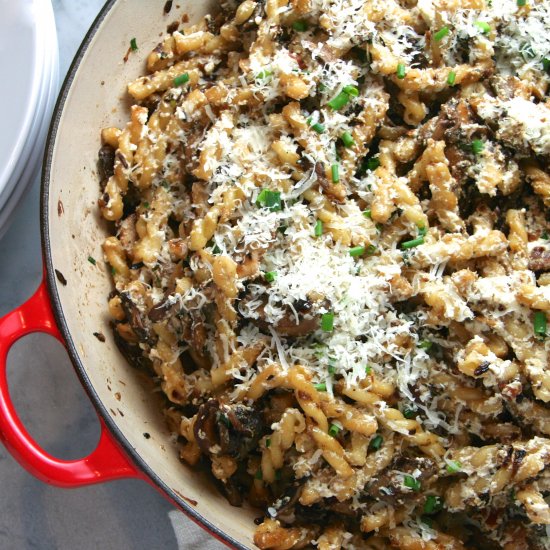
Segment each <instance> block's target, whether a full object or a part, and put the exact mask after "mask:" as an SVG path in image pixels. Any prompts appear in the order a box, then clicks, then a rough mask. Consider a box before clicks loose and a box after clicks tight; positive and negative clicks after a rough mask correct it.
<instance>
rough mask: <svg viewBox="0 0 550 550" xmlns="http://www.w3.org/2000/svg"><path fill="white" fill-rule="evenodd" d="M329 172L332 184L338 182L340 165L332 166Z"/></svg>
mask: <svg viewBox="0 0 550 550" xmlns="http://www.w3.org/2000/svg"><path fill="white" fill-rule="evenodd" d="M330 172H331V174H332V183H339V182H340V165H339V164H338V163H335V164H333V165H332V166H331V167H330Z"/></svg>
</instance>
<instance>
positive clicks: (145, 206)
mask: <svg viewBox="0 0 550 550" xmlns="http://www.w3.org/2000/svg"><path fill="white" fill-rule="evenodd" d="M150 206H151V205H150V204H149V203H148V202H147V201H145V202H144V203H143V208H145V210H147V209H148V208H149V207H150Z"/></svg>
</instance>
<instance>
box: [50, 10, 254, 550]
mask: <svg viewBox="0 0 550 550" xmlns="http://www.w3.org/2000/svg"><path fill="white" fill-rule="evenodd" d="M118 1H119V0H107V1H106V2H105V4H104V5H103V7H102V8H101V10H100V12H99V13H98V15H97V16H96V18H95V19H94V21H93V23H92V24H91V26H90V28H89V30H88V32H87V33H86V35H85V36H84V38H83V40H82V42H81V44H80V46H79V48H78V50H77V52H76V54H75V56H74V58H73V60H72V62H71V65H70V67H69V69H68V71H67V74H66V76H65V78H64V80H63V84H62V86H61V89H60V91H59V95H58V96H57V100H56V103H55V107H54V109H53V113H52V118H51V122H50V126H49V129H48V135H47V139H46V146H45V149H44V157H43V161H42V175H41V188H40V235H41V244H42V254H43V261H44V265H45V271H46V274H45V280H46V284H47V289H48V293H49V296H50V302H51V306H52V311H53V314H54V317H55V320H56V323H57V326H58V328H59V330H60V332H61V334H62V336H63V339H64V341H65V344H66V349H67V352H68V354H69V358H70V360H71V363H72V365H73V368H74V370H75V371H76V374H77V376H78V378H79V379H80V382H81V384H82V385H83V387H84V389H85V391H86V393H87V394H88V397H89V398H90V400H91V402H92V405H93V406H94V408H95V409H96V411H97V412H98V413H99V415H100V416H101V418H102V419H103V421H104V422H105V424H106V426H107V427H108V429H109V432H110V433H111V434H112V435H113V436H114V437H115V439H116V441H117V442H118V443H119V444H120V445H121V446H122V448H123V450H124V452H125V453H126V454H127V455H128V456H129V457H130V458H131V460H132V461H133V462H134V463H135V465H136V466H137V467H138V468H139V469H140V470H141V471H142V472H143V473H144V474H145V475H146V476H147V477H148V478H150V480H151V481H152V482H153V483H154V484H155V485H156V486H157V487H158V488H159V489H160V490H161V491H162V492H163V493H164V495H165V496H166V497H168V499H169V500H171V501H172V502H174V503H176V504H177V506H178V507H179V508H180V509H181V510H182V511H183V512H184V513H185V514H186V515H187V516H189V517H190V518H191V519H192V520H194V521H195V522H196V523H198V524H200V525H201V526H202V527H203V528H204V529H206V530H207V531H208V532H209V533H210V534H211V535H212V536H214V537H215V538H217V539H219V540H221V541H222V542H224V543H226V544H228V545H230V546H232V547H234V548H236V549H238V550H248V549H247V547H246V546H244V545H243V544H241V543H240V542H239V541H237V540H235V539H234V538H233V537H231V536H229V535H228V534H227V533H225V532H224V531H222V530H221V529H220V528H219V527H217V526H216V525H214V524H213V523H212V522H210V521H209V520H207V519H206V518H205V517H204V516H202V515H201V514H200V513H198V512H197V510H196V509H195V508H194V507H193V506H191V504H189V503H188V502H186V501H185V500H184V498H182V496H180V495H179V494H178V493H177V492H176V491H174V490H173V489H172V488H170V487H169V486H168V485H167V484H166V483H164V481H162V479H160V477H159V476H158V475H157V474H156V473H155V472H154V470H153V469H152V468H151V466H149V464H148V463H147V462H146V461H145V460H144V459H143V458H142V456H141V455H140V454H139V452H138V451H137V449H135V448H134V447H133V446H132V445H131V444H130V442H129V441H128V440H127V439H126V437H125V436H124V434H123V433H122V431H121V430H120V429H119V427H118V425H117V422H116V421H115V420H114V419H113V418H112V416H111V415H110V414H109V411H108V410H107V408H106V407H105V405H104V404H103V402H102V401H101V398H100V397H99V395H98V394H97V392H96V390H95V388H94V386H93V384H92V382H91V380H90V378H89V377H88V375H87V373H86V370H85V368H84V364H83V362H82V360H81V359H80V356H79V354H78V351H77V349H76V346H75V343H74V341H73V339H72V336H71V333H70V331H69V328H68V325H67V323H66V321H65V316H64V313H63V307H62V305H61V299H60V297H59V293H58V292H57V283H56V277H55V271H54V267H53V260H52V254H51V240H50V233H49V214H48V204H49V199H50V192H49V191H50V179H51V166H52V160H53V153H54V147H55V143H56V138H57V133H58V130H59V125H60V121H61V114H62V113H63V109H64V107H65V102H66V99H67V96H68V93H69V91H70V89H71V87H72V84H73V81H74V80H75V76H76V72H77V70H78V68H79V67H80V64H81V63H82V60H83V58H84V55H85V54H86V52H87V50H88V47H89V45H90V43H91V42H92V40H93V38H94V36H95V35H96V33H97V31H98V30H99V28H100V27H101V24H102V23H103V21H104V19H105V17H106V16H107V14H108V13H109V12H110V10H111V9H112V8H113V6H114V5H115V4H116V3H117V2H118ZM98 131H99V128H98Z"/></svg>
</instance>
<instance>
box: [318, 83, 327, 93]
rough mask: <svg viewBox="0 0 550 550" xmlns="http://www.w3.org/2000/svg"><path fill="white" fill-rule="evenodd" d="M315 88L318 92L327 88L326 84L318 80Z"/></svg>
mask: <svg viewBox="0 0 550 550" xmlns="http://www.w3.org/2000/svg"><path fill="white" fill-rule="evenodd" d="M317 89H318V90H319V91H320V92H326V91H327V89H328V88H327V85H326V84H323V83H322V82H319V84H318V85H317Z"/></svg>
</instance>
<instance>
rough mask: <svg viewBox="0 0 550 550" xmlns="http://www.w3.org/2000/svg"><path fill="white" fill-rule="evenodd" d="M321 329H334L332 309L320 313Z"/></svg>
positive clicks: (330, 330) (326, 330)
mask: <svg viewBox="0 0 550 550" xmlns="http://www.w3.org/2000/svg"><path fill="white" fill-rule="evenodd" d="M321 329H322V330H323V332H332V331H333V330H334V313H333V312H332V311H329V312H328V313H323V315H321Z"/></svg>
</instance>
